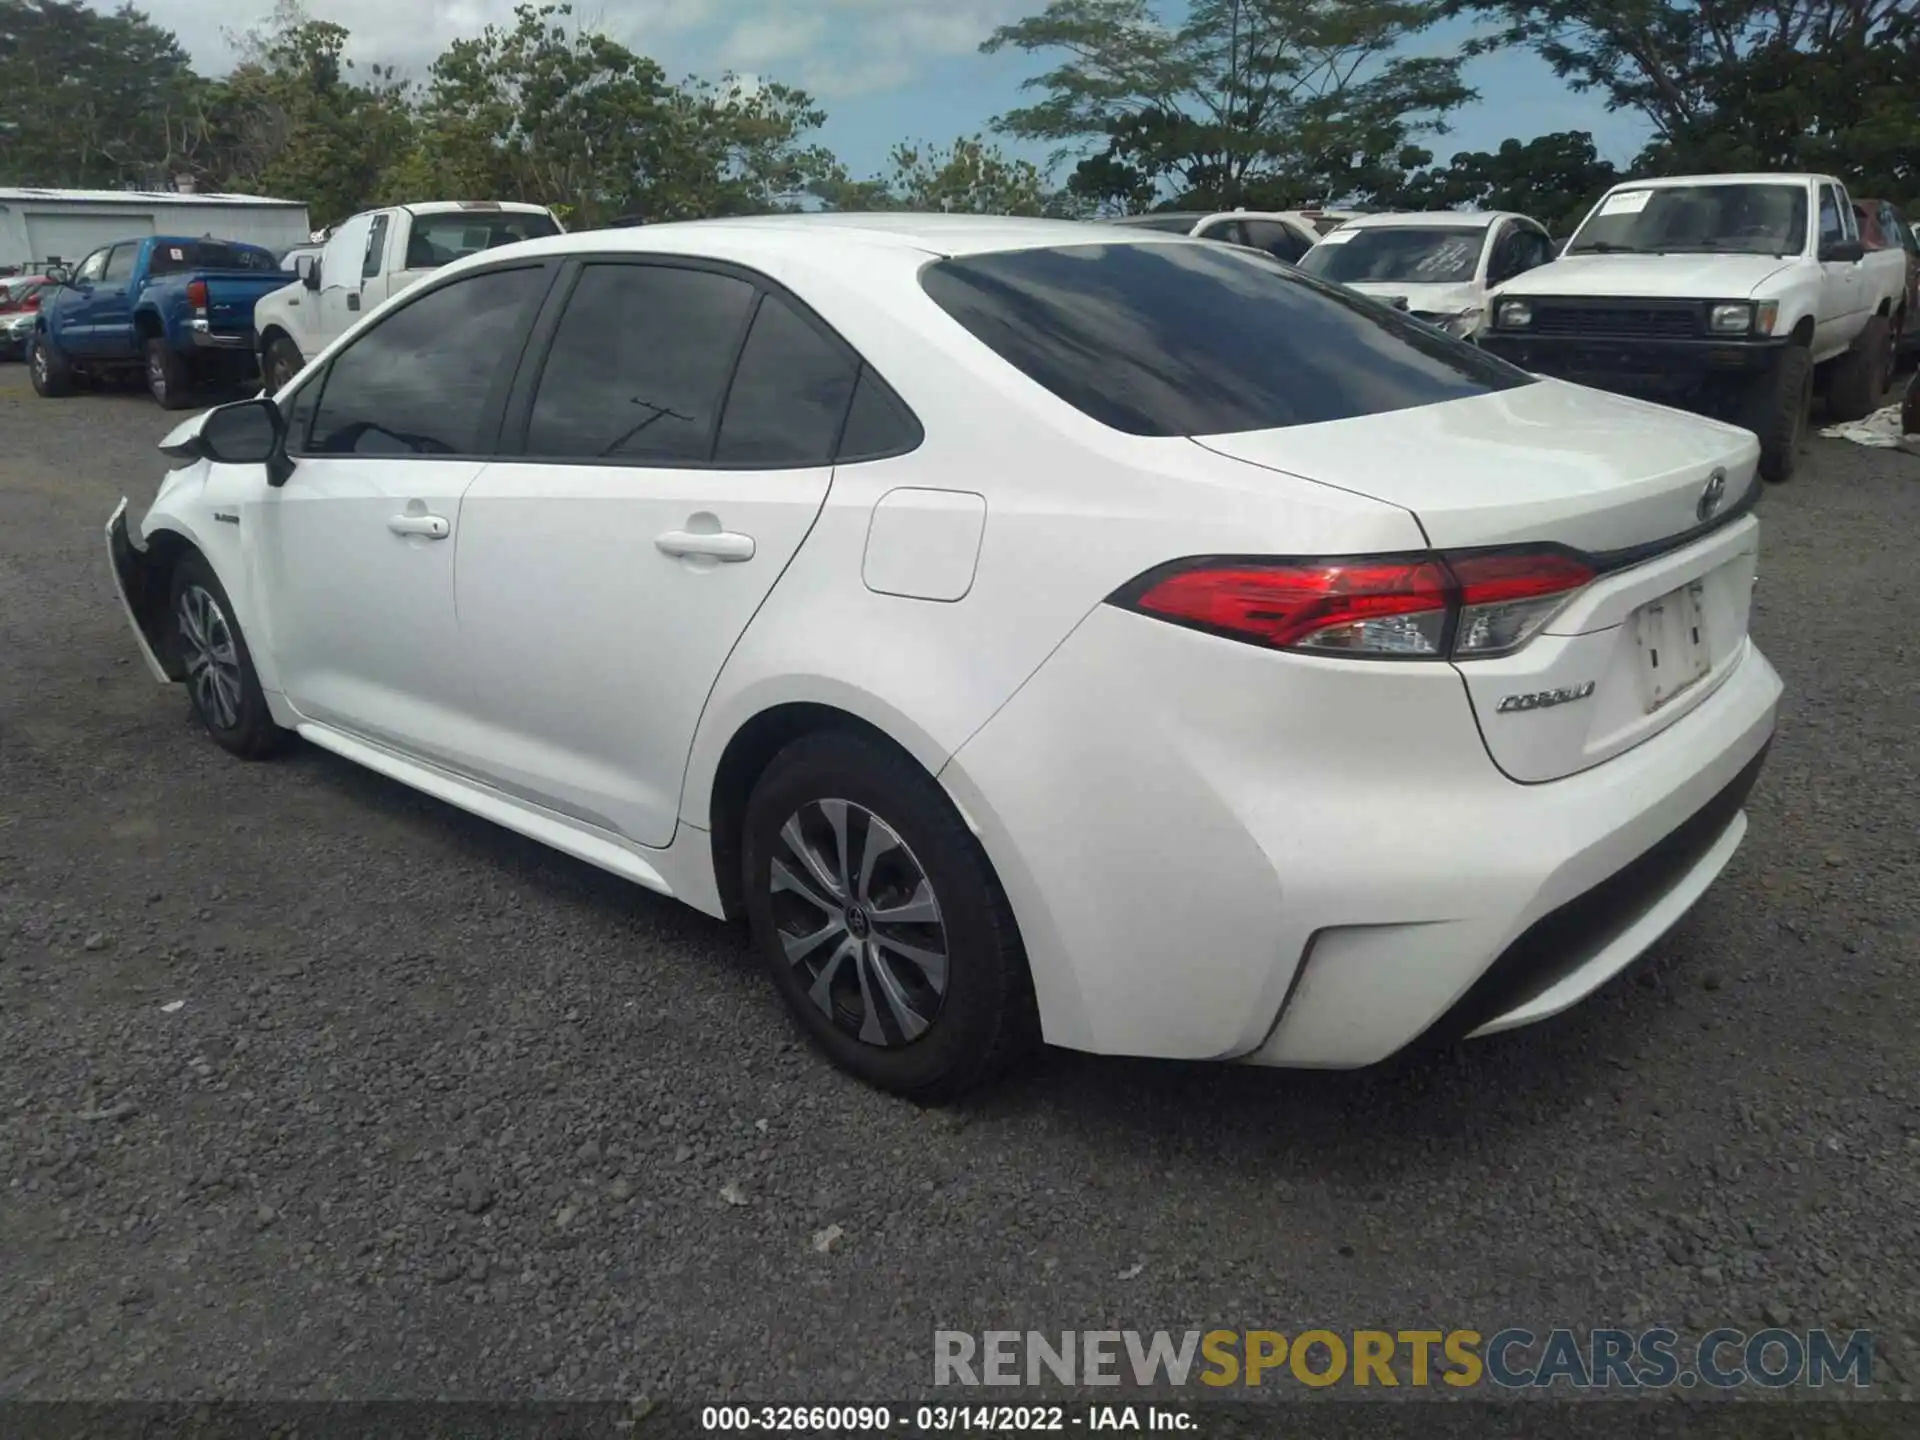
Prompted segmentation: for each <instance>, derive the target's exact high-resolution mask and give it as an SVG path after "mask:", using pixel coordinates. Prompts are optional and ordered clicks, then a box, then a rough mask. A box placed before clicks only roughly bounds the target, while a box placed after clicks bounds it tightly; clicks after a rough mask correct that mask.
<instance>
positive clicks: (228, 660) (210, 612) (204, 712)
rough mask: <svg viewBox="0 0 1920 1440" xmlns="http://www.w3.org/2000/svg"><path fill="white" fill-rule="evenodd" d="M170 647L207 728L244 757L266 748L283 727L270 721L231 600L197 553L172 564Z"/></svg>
mask: <svg viewBox="0 0 1920 1440" xmlns="http://www.w3.org/2000/svg"><path fill="white" fill-rule="evenodd" d="M168 614H169V615H170V616H171V625H172V631H173V643H174V645H175V651H174V653H175V654H176V656H178V658H179V660H180V665H181V668H182V669H183V670H184V671H185V672H186V679H187V699H188V700H189V701H190V702H191V703H192V705H193V713H194V716H195V718H197V719H198V720H199V721H200V723H201V724H202V725H204V726H205V727H206V730H207V734H208V735H210V736H212V737H213V741H214V743H215V744H216V745H219V746H220V747H221V748H222V749H223V750H227V751H230V752H231V753H233V754H235V755H238V756H240V757H242V758H243V759H247V760H258V759H261V758H263V757H264V756H267V755H270V754H272V753H273V752H274V751H275V750H277V749H279V748H280V746H281V744H282V743H283V742H284V741H285V739H286V735H287V732H286V731H284V730H282V729H281V728H280V727H279V726H278V725H276V724H274V722H273V714H272V712H271V711H269V710H268V709H267V697H266V694H265V692H264V691H263V690H262V689H261V688H260V677H259V675H258V674H257V673H256V672H255V670H254V668H253V653H252V652H251V651H250V650H248V649H247V642H246V637H244V636H243V635H242V634H241V633H240V626H239V624H238V623H237V622H236V621H235V620H234V618H233V602H232V601H231V600H229V599H228V598H227V592H226V589H225V587H223V586H222V585H221V584H220V578H219V577H218V576H217V575H215V574H214V573H213V567H212V566H211V565H209V564H207V562H206V560H205V559H203V558H202V557H201V556H200V555H199V554H197V553H195V554H188V555H185V556H183V557H182V558H181V561H180V563H179V564H178V565H177V566H175V567H174V572H173V587H172V595H171V603H170V607H169V610H168Z"/></svg>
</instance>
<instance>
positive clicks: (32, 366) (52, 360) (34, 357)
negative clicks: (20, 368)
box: [27, 330, 73, 400]
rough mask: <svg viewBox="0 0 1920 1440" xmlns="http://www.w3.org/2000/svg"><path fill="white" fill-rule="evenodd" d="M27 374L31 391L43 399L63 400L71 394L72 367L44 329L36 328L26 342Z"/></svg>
mask: <svg viewBox="0 0 1920 1440" xmlns="http://www.w3.org/2000/svg"><path fill="white" fill-rule="evenodd" d="M27 375H28V378H29V379H30V380H32V382H33V393H34V394H36V395H39V396H41V397H42V398H44V399H47V400H64V399H65V398H66V397H67V396H69V395H71V394H73V367H72V366H71V365H69V364H67V357H66V355H65V354H63V353H62V352H61V350H60V347H59V346H58V345H55V344H54V343H53V337H52V336H51V335H49V334H47V332H46V331H44V330H36V331H35V332H34V334H33V337H32V338H31V339H30V340H29V341H28V342H27Z"/></svg>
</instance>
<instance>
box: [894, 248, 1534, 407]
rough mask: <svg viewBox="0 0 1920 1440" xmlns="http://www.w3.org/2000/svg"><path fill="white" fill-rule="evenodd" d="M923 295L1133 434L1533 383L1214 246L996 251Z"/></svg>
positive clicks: (1334, 290) (1351, 298)
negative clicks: (926, 295) (929, 297)
mask: <svg viewBox="0 0 1920 1440" xmlns="http://www.w3.org/2000/svg"><path fill="white" fill-rule="evenodd" d="M921 284H922V285H923V286H924V287H925V289H926V292H927V294H928V295H929V296H931V297H932V299H933V301H934V303H935V304H937V305H939V307H940V308H941V309H942V310H945V311H946V312H947V314H949V315H951V316H952V317H953V318H954V319H955V320H957V321H959V322H960V324H962V325H963V326H965V327H966V328H967V329H968V330H969V331H971V332H972V334H973V335H974V337H975V338H976V339H978V340H980V341H981V342H983V343H984V344H986V345H987V346H988V347H990V348H991V349H992V350H993V351H994V352H995V353H996V354H998V355H999V356H1000V358H1001V359H1003V360H1005V361H1006V362H1007V363H1008V364H1010V365H1012V366H1013V367H1014V368H1015V369H1017V370H1019V371H1020V372H1021V373H1022V374H1024V375H1026V376H1027V378H1029V379H1030V380H1033V381H1035V382H1037V383H1038V384H1040V385H1042V386H1044V387H1045V388H1047V389H1048V390H1050V391H1052V392H1053V393H1054V394H1055V395H1056V396H1058V397H1059V398H1060V399H1062V400H1064V401H1066V402H1067V403H1068V404H1069V405H1072V406H1073V407H1074V408H1075V409H1077V410H1079V411H1080V412H1081V413H1083V414H1085V415H1088V416H1091V417H1092V418H1093V419H1095V420H1098V421H1099V422H1101V423H1102V424H1104V425H1109V426H1112V427H1113V428H1114V429H1115V430H1122V431H1125V432H1126V433H1128V434H1130V435H1160V436H1165V435H1229V434H1235V433H1238V432H1241V431H1246V430H1274V429H1280V428H1282V427H1285V426H1290V425H1314V424H1319V423H1321V422H1323V421H1328V420H1350V419H1353V418H1355V417H1356V416H1361V415H1379V414H1384V413H1386V412H1388V411H1392V410H1407V409H1411V408H1412V407H1414V406H1416V405H1434V404H1438V403H1440V402H1441V401H1444V400H1460V399H1464V398H1466V397H1468V396H1473V395H1485V394H1489V393H1491V392H1493V391H1496V390H1510V389H1513V388H1515V387H1516V386H1520V385H1526V384H1530V383H1532V378H1533V377H1532V376H1530V375H1528V374H1527V373H1526V372H1525V371H1522V370H1519V369H1517V368H1515V367H1514V366H1511V365H1508V364H1507V363H1506V362H1504V361H1502V360H1497V359H1495V358H1494V357H1493V356H1492V355H1490V354H1488V353H1487V352H1486V351H1484V350H1480V349H1478V348H1476V347H1475V346H1472V345H1468V344H1466V343H1465V342H1463V341H1459V340H1455V339H1453V338H1451V337H1450V336H1447V335H1445V334H1442V333H1441V332H1440V331H1438V330H1435V329H1433V328H1432V327H1431V326H1427V325H1423V324H1421V323H1420V322H1419V321H1417V320H1413V319H1409V318H1408V317H1406V316H1403V315H1401V314H1399V313H1397V312H1396V311H1393V310H1390V309H1388V308H1387V307H1386V306H1385V305H1381V304H1378V303H1377V302H1374V301H1370V300H1367V299H1365V298H1363V297H1361V296H1359V295H1357V294H1354V293H1353V292H1351V291H1346V290H1342V289H1340V288H1339V287H1337V286H1333V285H1327V284H1324V283H1321V282H1319V281H1315V280H1311V279H1308V278H1306V277H1304V276H1302V275H1300V274H1299V273H1298V272H1297V271H1292V270H1288V269H1286V268H1284V267H1282V266H1281V265H1279V264H1278V263H1277V262H1274V261H1272V260H1269V259H1267V258H1266V257H1264V256H1255V255H1251V254H1244V253H1241V252H1239V251H1235V250H1231V249H1228V248H1226V247H1224V246H1212V245H1169V244H1156V243H1153V242H1145V243H1139V244H1118V245H1073V246H1065V247H1061V248H1058V249H1044V250H1013V251H1003V252H998V253H994V254H987V255H974V256H968V257H965V258H962V259H953V260H940V261H936V262H934V263H933V264H931V265H929V266H927V268H926V269H925V270H923V271H922V272H921Z"/></svg>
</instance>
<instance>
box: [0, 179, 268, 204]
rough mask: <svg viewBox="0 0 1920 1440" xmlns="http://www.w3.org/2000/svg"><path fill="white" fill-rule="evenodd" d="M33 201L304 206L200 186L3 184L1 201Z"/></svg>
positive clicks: (28, 202) (25, 202) (8, 202)
mask: <svg viewBox="0 0 1920 1440" xmlns="http://www.w3.org/2000/svg"><path fill="white" fill-rule="evenodd" d="M34 201H41V202H51V203H55V204H61V205H76V204H77V205H130V206H135V207H138V206H142V205H274V206H286V207H290V208H294V209H300V210H304V209H306V206H305V205H304V204H303V203H302V202H301V201H298V200H275V199H272V198H271V197H269V196H266V195H223V194H221V193H219V192H218V191H206V190H197V191H195V192H194V193H192V194H190V195H189V194H183V193H181V192H180V191H176V190H53V189H40V188H38V187H36V186H32V185H9V186H5V187H0V205H7V204H12V205H19V204H31V203H32V202H34Z"/></svg>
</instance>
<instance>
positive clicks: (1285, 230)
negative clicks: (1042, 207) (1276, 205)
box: [1103, 210, 1320, 264]
mask: <svg viewBox="0 0 1920 1440" xmlns="http://www.w3.org/2000/svg"><path fill="white" fill-rule="evenodd" d="M1103 223H1105V224H1108V225H1123V226H1126V227H1127V228H1129V229H1134V230H1157V231H1160V232H1162V233H1164V234H1167V235H1191V236H1193V237H1194V238H1195V239H1198V240H1220V241H1224V242H1226V243H1227V244H1229V245H1243V246H1245V247H1246V248H1248V249H1250V250H1264V251H1266V252H1267V253H1268V254H1269V255H1272V256H1274V257H1275V258H1276V259H1279V260H1285V261H1287V262H1288V263H1289V264H1297V263H1298V262H1299V260H1300V257H1301V256H1303V255H1305V254H1306V253H1307V251H1309V250H1311V249H1312V248H1313V246H1314V243H1315V242H1316V241H1317V240H1319V238H1320V232H1319V231H1318V230H1316V229H1315V228H1314V224H1313V221H1312V220H1310V219H1308V218H1307V217H1306V216H1304V215H1301V214H1299V213H1297V212H1293V211H1283V210H1259V211H1255V210H1218V211H1207V210H1155V211H1152V212H1151V213H1149V214H1146V215H1123V216H1120V217H1118V218H1115V219H1112V220H1108V221H1105V222H1103Z"/></svg>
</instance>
